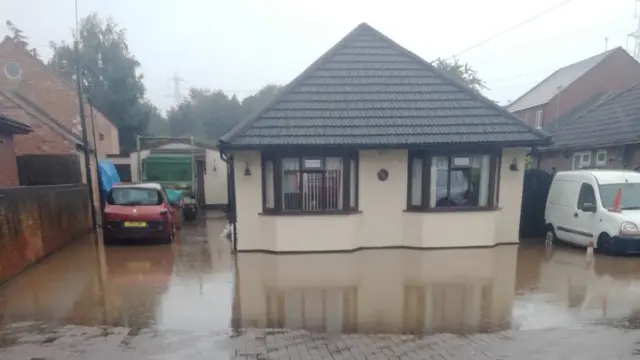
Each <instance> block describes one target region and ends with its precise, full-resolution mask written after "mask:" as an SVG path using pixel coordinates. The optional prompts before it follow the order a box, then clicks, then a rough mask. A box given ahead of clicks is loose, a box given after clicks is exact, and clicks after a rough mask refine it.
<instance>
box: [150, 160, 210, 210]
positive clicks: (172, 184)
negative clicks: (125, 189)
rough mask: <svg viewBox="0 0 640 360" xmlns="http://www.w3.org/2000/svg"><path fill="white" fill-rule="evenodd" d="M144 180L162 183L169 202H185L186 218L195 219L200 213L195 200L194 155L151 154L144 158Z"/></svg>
mask: <svg viewBox="0 0 640 360" xmlns="http://www.w3.org/2000/svg"><path fill="white" fill-rule="evenodd" d="M142 179H143V181H148V182H155V183H159V184H160V185H162V186H163V187H164V188H165V189H166V192H167V197H168V198H169V202H170V203H172V204H179V203H181V202H182V203H183V209H182V210H183V213H184V218H185V219H186V220H193V219H195V218H196V216H197V213H198V205H197V202H196V200H195V196H196V188H195V186H196V181H195V176H194V171H193V157H191V156H184V155H153V154H152V155H149V156H147V157H146V158H144V159H143V160H142Z"/></svg>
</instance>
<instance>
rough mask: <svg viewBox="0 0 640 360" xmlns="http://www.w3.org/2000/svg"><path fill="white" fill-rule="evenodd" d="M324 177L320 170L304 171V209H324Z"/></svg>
mask: <svg viewBox="0 0 640 360" xmlns="http://www.w3.org/2000/svg"><path fill="white" fill-rule="evenodd" d="M322 177H323V174H322V173H319V172H310V173H302V210H307V211H315V210H320V209H322Z"/></svg>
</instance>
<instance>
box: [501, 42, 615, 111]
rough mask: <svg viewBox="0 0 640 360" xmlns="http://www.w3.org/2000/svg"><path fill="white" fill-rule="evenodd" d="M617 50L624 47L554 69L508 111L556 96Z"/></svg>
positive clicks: (528, 106) (523, 107)
mask: <svg viewBox="0 0 640 360" xmlns="http://www.w3.org/2000/svg"><path fill="white" fill-rule="evenodd" d="M619 51H622V52H625V50H624V49H622V48H620V47H617V48H615V49H611V50H609V51H605V52H603V53H601V54H598V55H595V56H592V57H590V58H588V59H584V60H582V61H578V62H576V63H573V64H571V65H568V66H565V67H563V68H561V69H558V70H556V71H555V72H553V73H552V74H551V75H549V76H548V77H547V78H546V79H544V80H542V81H541V82H540V83H538V84H537V85H536V86H534V87H533V88H531V89H530V90H529V91H527V92H526V93H524V94H523V95H522V96H520V97H519V98H518V99H516V100H515V101H514V102H512V103H511V104H509V106H507V108H508V109H509V111H514V112H515V111H520V110H524V109H528V108H530V107H533V106H538V105H542V104H546V103H548V102H549V100H551V99H552V98H553V97H554V96H556V94H558V92H559V91H561V90H562V89H565V88H566V87H567V86H569V85H571V84H572V83H573V82H574V81H576V80H578V79H579V78H580V77H581V76H582V75H584V74H586V73H587V72H588V71H589V70H591V69H593V68H594V67H595V66H596V65H598V64H599V63H600V62H601V61H602V60H604V59H605V58H606V57H607V56H609V55H611V54H613V53H614V52H619Z"/></svg>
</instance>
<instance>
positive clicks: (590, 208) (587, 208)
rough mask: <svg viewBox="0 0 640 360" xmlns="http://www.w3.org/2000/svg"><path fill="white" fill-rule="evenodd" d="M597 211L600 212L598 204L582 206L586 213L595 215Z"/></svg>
mask: <svg viewBox="0 0 640 360" xmlns="http://www.w3.org/2000/svg"><path fill="white" fill-rule="evenodd" d="M597 210H598V207H597V206H596V204H592V203H584V204H583V205H582V211H584V212H590V213H595V212H596V211H597Z"/></svg>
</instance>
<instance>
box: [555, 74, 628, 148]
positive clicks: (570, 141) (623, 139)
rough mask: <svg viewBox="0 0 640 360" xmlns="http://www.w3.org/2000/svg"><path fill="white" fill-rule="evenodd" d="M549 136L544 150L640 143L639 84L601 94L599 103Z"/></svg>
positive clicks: (566, 122)
mask: <svg viewBox="0 0 640 360" xmlns="http://www.w3.org/2000/svg"><path fill="white" fill-rule="evenodd" d="M551 135H552V137H553V145H552V146H549V147H547V148H546V149H548V150H552V149H565V148H592V147H600V146H612V145H622V144H630V143H638V142H640V84H639V85H636V86H634V87H632V88H631V89H629V90H626V91H624V92H621V93H619V94H616V95H611V94H605V95H603V98H602V100H601V101H600V102H598V103H596V104H594V106H592V107H591V108H590V109H588V110H587V111H586V112H583V113H581V114H578V115H577V116H575V117H574V118H572V119H567V120H566V121H564V122H563V124H561V125H560V126H558V128H557V129H554V130H553V131H552V133H551ZM543 150H544V149H543Z"/></svg>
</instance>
